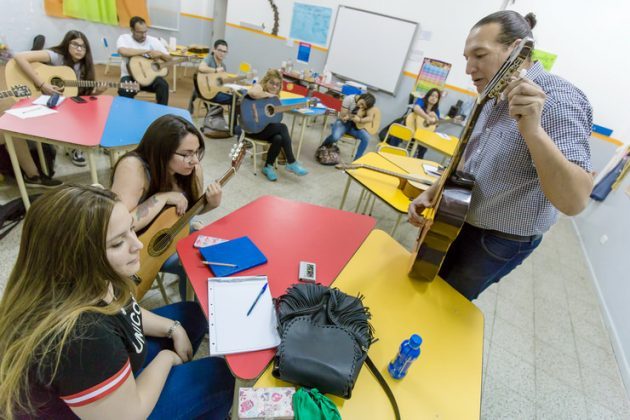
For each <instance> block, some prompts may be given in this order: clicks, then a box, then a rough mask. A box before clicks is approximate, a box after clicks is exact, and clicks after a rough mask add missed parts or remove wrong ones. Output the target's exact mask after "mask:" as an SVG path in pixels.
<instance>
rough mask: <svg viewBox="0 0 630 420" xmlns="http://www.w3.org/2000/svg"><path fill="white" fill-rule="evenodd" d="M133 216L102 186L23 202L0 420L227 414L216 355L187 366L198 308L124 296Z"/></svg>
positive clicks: (7, 311)
mask: <svg viewBox="0 0 630 420" xmlns="http://www.w3.org/2000/svg"><path fill="white" fill-rule="evenodd" d="M42 220H46V221H47V222H48V223H41V221H42ZM133 223H134V220H133V218H132V217H131V215H130V214H129V212H128V211H127V209H126V208H125V205H124V204H123V203H121V202H120V201H118V199H117V198H116V196H115V194H114V193H112V192H110V191H107V190H104V189H101V188H95V187H88V186H82V185H67V186H63V187H60V188H59V189H56V190H54V191H51V192H49V193H48V194H46V195H44V196H42V197H41V198H39V199H38V200H37V201H36V202H34V203H33V205H32V206H31V208H30V209H29V211H28V213H27V215H26V219H25V221H24V228H23V233H22V240H21V244H20V250H19V254H18V257H17V261H16V263H15V266H14V268H13V271H12V273H11V276H10V277H9V280H8V282H7V286H6V289H5V291H4V295H3V297H2V300H1V301H0V417H1V418H3V419H13V418H47V419H60V418H64V419H65V418H74V415H76V416H79V417H81V418H99V419H100V418H113V419H116V418H138V419H139V418H162V419H163V418H168V419H189V418H198V417H202V416H203V418H216V419H225V418H226V415H227V414H228V411H229V408H230V405H231V401H232V399H231V396H232V393H233V386H234V379H233V377H232V375H231V374H230V372H229V370H228V368H227V365H226V363H225V361H224V360H223V359H220V358H215V357H206V358H202V359H198V360H195V361H192V357H193V353H194V352H195V351H196V349H197V348H198V346H199V344H200V343H201V342H202V340H203V337H204V335H205V332H206V331H207V328H208V323H207V321H206V319H205V316H204V315H203V312H202V311H201V309H200V307H199V305H198V304H196V303H194V302H183V303H175V304H172V305H168V306H164V307H162V308H158V309H156V310H155V311H152V312H151V311H148V310H145V309H142V308H141V307H140V306H139V305H138V303H137V302H136V301H135V299H134V298H133V294H132V293H133V290H134V284H133V281H132V280H131V276H133V275H134V274H135V273H136V272H137V270H138V268H139V267H140V263H139V252H140V249H141V248H142V243H140V242H139V241H138V238H137V237H136V234H135V232H134V231H133ZM51 238H56V239H57V240H58V241H59V244H58V245H57V246H51ZM191 341H192V343H191ZM73 414H74V415H73Z"/></svg>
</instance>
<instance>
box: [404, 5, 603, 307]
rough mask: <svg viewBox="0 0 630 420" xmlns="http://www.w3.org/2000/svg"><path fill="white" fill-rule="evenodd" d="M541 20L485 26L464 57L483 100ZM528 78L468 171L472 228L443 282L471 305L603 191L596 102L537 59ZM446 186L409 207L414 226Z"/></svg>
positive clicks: (486, 120)
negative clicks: (596, 175) (594, 152)
mask: <svg viewBox="0 0 630 420" xmlns="http://www.w3.org/2000/svg"><path fill="white" fill-rule="evenodd" d="M535 23H536V20H535V17H534V15H533V14H531V13H530V14H528V15H527V16H525V17H523V16H521V15H520V14H518V13H516V12H514V11H508V10H506V11H500V12H496V13H493V14H491V15H488V16H486V17H485V18H483V19H481V20H480V21H479V22H478V23H477V24H476V25H475V26H474V27H473V28H472V30H471V31H470V33H469V35H468V38H467V40H466V45H465V48H464V57H465V58H466V61H467V65H466V73H468V74H470V75H471V77H472V80H473V83H474V84H475V86H476V87H477V90H478V92H479V93H480V94H481V93H482V92H483V91H484V88H485V87H486V86H487V85H488V84H489V82H490V81H491V80H492V79H493V76H494V75H495V74H496V73H498V72H499V70H500V69H501V67H502V65H503V63H504V62H505V61H506V60H507V58H508V57H509V56H510V53H511V52H512V50H514V49H515V47H516V46H517V45H519V43H520V41H521V40H522V39H525V38H527V37H532V32H531V29H532V28H533V27H534V25H535ZM521 69H525V70H526V71H527V72H526V75H525V77H521V78H516V77H513V78H511V79H510V80H508V85H507V87H506V89H505V90H504V91H503V93H502V95H501V97H499V98H496V99H494V100H489V101H488V102H487V103H485V105H484V106H483V108H482V109H481V112H480V114H479V118H478V120H477V121H476V123H475V122H472V123H473V124H475V125H474V130H473V131H472V134H471V136H470V139H469V143H468V146H467V147H466V149H465V151H464V152H463V159H462V162H461V165H460V166H459V169H461V170H463V172H465V173H468V174H471V175H473V176H474V177H475V185H474V187H473V188H472V196H471V203H470V209H469V211H468V214H467V216H466V223H465V224H464V226H463V227H462V230H461V232H460V234H459V236H457V238H456V239H455V241H454V242H453V244H452V245H451V247H450V249H448V252H447V254H446V257H445V259H444V263H443V264H442V266H441V269H440V271H439V274H440V276H441V277H442V278H444V279H445V280H446V281H447V282H448V283H449V284H451V285H452V286H453V287H454V288H455V289H456V290H457V291H459V292H460V293H462V294H463V295H464V296H465V297H466V298H468V299H469V300H473V299H476V298H477V297H478V296H479V294H480V293H481V292H483V291H484V290H485V289H486V288H487V287H489V286H490V285H492V284H493V283H496V282H498V281H499V280H500V279H501V278H502V277H504V276H506V275H507V274H508V273H510V272H511V271H512V270H513V269H514V268H515V267H517V266H518V265H519V264H521V263H522V262H523V260H524V259H525V258H526V257H527V256H529V255H530V254H531V253H532V251H533V250H534V249H535V248H536V247H537V246H538V245H539V244H540V242H541V240H542V235H543V234H544V233H545V232H546V231H547V230H549V228H550V227H551V226H552V225H553V223H554V222H555V221H556V219H557V217H558V211H560V212H562V213H564V214H567V215H570V216H572V215H576V214H578V213H580V212H581V211H582V210H583V209H584V208H585V207H586V204H587V202H588V197H589V194H590V192H591V190H592V188H593V180H592V177H591V175H590V174H589V172H590V170H591V163H590V149H589V137H590V135H591V124H592V110H591V105H590V104H589V101H588V99H587V98H586V96H585V95H584V93H582V92H581V91H580V90H579V89H577V88H576V87H575V86H573V85H572V84H570V83H569V82H567V81H565V80H563V79H561V78H560V77H557V76H555V75H552V74H549V73H547V72H545V71H544V70H543V67H542V65H541V64H540V63H538V62H532V61H531V55H530V56H529V57H528V58H527V59H526V60H525V61H524V63H523V65H522V67H521ZM437 191H439V188H438V183H436V184H434V186H432V187H431V188H429V189H428V190H427V191H425V192H424V193H422V194H421V195H420V196H418V198H416V199H415V200H414V201H413V202H412V203H411V205H410V206H409V221H410V222H411V223H412V224H413V225H415V226H421V225H422V223H423V222H424V219H423V218H422V216H421V214H422V212H423V211H424V209H425V208H428V207H433V206H434V205H435V203H436V202H437V200H438V199H439V194H436V192H437Z"/></svg>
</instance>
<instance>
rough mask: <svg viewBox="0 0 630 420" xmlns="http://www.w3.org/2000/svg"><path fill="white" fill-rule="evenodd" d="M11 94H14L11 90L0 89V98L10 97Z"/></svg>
mask: <svg viewBox="0 0 630 420" xmlns="http://www.w3.org/2000/svg"><path fill="white" fill-rule="evenodd" d="M11 96H15V94H14V93H13V91H12V90H2V91H0V98H3V99H4V98H10V97H11Z"/></svg>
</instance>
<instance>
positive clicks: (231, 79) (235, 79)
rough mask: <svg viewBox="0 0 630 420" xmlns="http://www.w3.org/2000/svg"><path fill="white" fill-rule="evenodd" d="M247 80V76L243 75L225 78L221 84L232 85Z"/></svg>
mask: <svg viewBox="0 0 630 420" xmlns="http://www.w3.org/2000/svg"><path fill="white" fill-rule="evenodd" d="M245 79H247V75H246V74H243V75H240V76H232V77H226V78H224V79H223V83H234V82H240V81H241V80H245Z"/></svg>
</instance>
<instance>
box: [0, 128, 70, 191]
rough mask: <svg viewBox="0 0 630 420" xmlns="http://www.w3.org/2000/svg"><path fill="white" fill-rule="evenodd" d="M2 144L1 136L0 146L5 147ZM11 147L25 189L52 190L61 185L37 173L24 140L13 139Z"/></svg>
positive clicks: (57, 181)
mask: <svg viewBox="0 0 630 420" xmlns="http://www.w3.org/2000/svg"><path fill="white" fill-rule="evenodd" d="M4 144H5V140H4V136H3V137H0V145H2V146H3V147H5V146H4ZM13 145H14V146H15V154H16V155H17V159H18V163H19V164H20V168H21V169H22V172H23V173H24V176H23V178H24V184H25V185H26V186H27V187H34V188H54V187H58V186H60V185H61V184H63V182H62V181H60V180H58V179H54V178H51V177H49V176H48V175H44V174H43V173H41V172H40V171H39V169H38V168H37V165H36V164H35V161H34V160H33V156H32V155H31V151H30V150H29V148H28V144H27V142H26V141H25V140H22V139H13ZM51 169H52V168H48V170H51Z"/></svg>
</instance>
